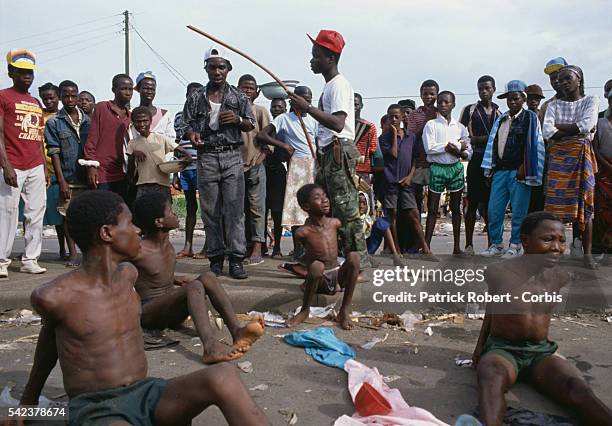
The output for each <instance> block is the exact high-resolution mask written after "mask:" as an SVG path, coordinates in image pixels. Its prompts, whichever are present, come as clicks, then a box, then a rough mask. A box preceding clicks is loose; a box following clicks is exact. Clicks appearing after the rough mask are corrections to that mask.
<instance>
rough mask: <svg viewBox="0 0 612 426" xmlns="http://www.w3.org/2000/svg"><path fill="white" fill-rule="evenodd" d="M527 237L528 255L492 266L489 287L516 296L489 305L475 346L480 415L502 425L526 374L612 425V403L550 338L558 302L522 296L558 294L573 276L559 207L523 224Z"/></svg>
mask: <svg viewBox="0 0 612 426" xmlns="http://www.w3.org/2000/svg"><path fill="white" fill-rule="evenodd" d="M521 239H522V244H523V249H524V250H525V254H526V256H521V257H516V258H513V259H511V260H508V261H506V262H503V263H500V264H496V265H493V266H489V268H488V269H487V272H486V280H487V285H488V288H489V293H490V294H500V295H504V294H506V293H509V294H510V296H511V297H510V302H509V303H498V304H488V305H487V311H486V315H485V319H484V323H483V325H482V329H481V331H480V337H479V339H478V344H477V345H476V349H475V350H474V358H473V359H474V362H475V363H477V370H478V404H479V409H480V418H481V419H482V421H483V422H484V424H486V425H487V426H498V425H502V422H503V418H504V414H505V412H506V401H505V398H504V394H505V393H506V392H507V391H508V389H509V388H510V387H511V386H512V385H513V384H514V383H515V382H516V381H517V378H522V379H526V380H527V381H528V382H529V383H531V384H532V385H533V386H534V387H535V388H536V389H538V390H539V391H540V392H542V393H544V394H546V395H548V396H550V397H551V398H553V399H554V400H555V401H557V402H559V403H560V404H563V405H565V406H568V407H570V408H571V409H573V410H574V411H575V412H576V413H577V414H578V416H579V418H580V420H581V421H583V422H585V424H589V425H597V426H599V425H612V412H611V411H610V409H609V408H608V407H606V406H605V405H604V404H603V403H602V402H601V401H600V400H599V399H598V398H597V397H596V396H595V394H594V393H593V391H592V390H591V389H590V388H589V386H588V384H587V383H586V381H585V380H584V379H583V378H582V376H581V374H580V372H579V371H578V370H577V369H576V368H575V367H574V366H572V365H571V364H570V363H569V362H568V361H567V360H565V359H564V358H562V357H561V356H559V355H557V354H556V351H557V347H558V346H557V344H556V343H555V342H553V341H551V340H549V336H548V331H549V328H550V318H551V313H552V311H553V309H554V307H555V304H556V303H555V302H546V303H545V302H540V303H535V302H533V303H526V302H522V297H523V294H525V293H526V292H529V293H530V294H531V295H540V296H541V295H545V294H548V295H552V294H553V293H555V292H557V294H558V292H559V290H560V289H561V288H562V287H563V286H565V285H566V284H567V283H568V282H569V278H570V276H569V274H568V273H565V272H562V271H560V270H559V268H558V267H556V265H557V264H558V262H559V260H560V259H561V256H562V255H563V252H564V251H565V244H566V242H565V231H564V228H563V224H562V223H561V221H560V220H559V219H558V218H557V217H556V216H555V215H553V214H551V213H547V212H535V213H531V214H529V215H527V216H526V217H525V219H524V220H523V223H522V225H521ZM515 297H517V300H515V299H514V298H515Z"/></svg>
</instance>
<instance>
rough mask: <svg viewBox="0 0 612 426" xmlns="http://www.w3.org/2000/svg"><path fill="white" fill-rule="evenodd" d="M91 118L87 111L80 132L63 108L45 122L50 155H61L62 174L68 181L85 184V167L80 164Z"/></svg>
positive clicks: (82, 119) (46, 140)
mask: <svg viewBox="0 0 612 426" xmlns="http://www.w3.org/2000/svg"><path fill="white" fill-rule="evenodd" d="M90 125H91V119H90V118H89V116H88V115H87V114H85V113H83V117H82V118H81V126H80V128H79V134H77V131H76V130H75V128H74V127H72V125H71V124H70V121H69V117H68V113H67V112H66V110H65V109H64V108H62V109H61V110H60V111H59V112H58V113H57V114H56V115H54V116H53V117H51V118H50V119H49V120H48V121H47V123H46V124H45V142H46V144H47V154H48V155H49V157H51V156H53V155H56V154H57V155H59V157H60V164H61V166H62V174H63V175H64V179H66V181H67V182H68V183H72V184H84V183H85V182H86V181H85V177H86V174H85V168H84V167H83V166H81V165H79V163H78V161H79V159H81V158H83V147H84V146H85V141H87V135H88V134H89V127H90Z"/></svg>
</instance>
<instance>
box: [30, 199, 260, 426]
mask: <svg viewBox="0 0 612 426" xmlns="http://www.w3.org/2000/svg"><path fill="white" fill-rule="evenodd" d="M66 220H67V222H68V229H69V232H70V235H71V237H72V238H73V239H74V241H75V242H76V244H77V245H78V246H79V248H80V249H81V251H82V252H83V263H82V264H81V267H80V268H79V269H76V270H74V271H71V272H68V273H66V274H64V275H61V276H59V277H57V278H56V279H54V280H53V281H51V282H50V283H48V284H44V285H42V286H40V287H38V288H37V289H35V290H34V291H33V292H32V297H31V302H32V305H33V306H34V309H35V310H36V312H38V313H39V314H40V316H41V317H42V328H41V330H40V335H39V337H38V343H37V346H36V352H35V354H34V364H33V366H32V371H31V372H30V377H29V380H28V383H27V385H26V387H25V390H24V392H23V395H22V397H21V404H22V405H36V404H37V402H38V398H39V396H40V393H41V390H42V388H43V386H44V384H45V381H46V380H47V377H48V376H49V374H50V373H51V370H53V367H54V366H55V364H56V363H57V360H58V359H59V361H60V366H61V369H62V374H63V381H64V387H65V389H66V393H67V394H68V397H69V398H70V402H69V406H68V408H69V412H70V413H69V424H70V425H87V424H133V425H152V424H156V425H179V424H183V425H184V424H190V422H191V419H193V418H194V417H195V416H197V415H198V414H199V413H200V412H202V411H203V410H204V409H206V408H207V407H208V406H210V405H217V406H218V407H219V408H220V409H221V411H222V412H223V415H224V416H225V419H226V420H227V422H228V423H229V424H231V425H247V424H248V425H268V424H269V422H268V420H267V419H266V417H265V415H264V414H263V412H262V411H261V410H260V409H259V407H258V406H257V405H256V404H255V402H254V401H253V400H252V399H251V397H250V396H249V394H248V392H247V390H246V388H245V386H244V385H243V384H242V382H241V381H240V378H239V377H238V373H237V369H236V368H235V367H234V366H232V365H230V364H221V365H217V366H213V367H209V368H206V369H202V370H199V371H195V372H193V373H189V374H186V375H184V376H180V377H177V378H174V379H171V380H164V379H157V378H149V377H147V358H146V356H145V352H144V350H143V341H142V332H141V328H140V309H141V308H140V300H139V297H138V295H137V294H136V292H135V291H134V283H135V282H136V277H137V275H138V272H137V270H136V268H135V267H134V266H133V265H131V264H129V263H122V262H124V261H125V260H128V259H131V258H133V257H135V256H136V255H138V252H139V250H140V235H139V234H140V230H139V229H138V228H137V227H136V226H135V225H134V224H133V223H132V215H131V213H130V210H129V209H128V207H127V206H126V205H125V204H124V202H123V200H122V199H121V197H119V196H118V195H116V194H114V193H112V192H107V191H87V192H84V193H83V194H81V195H79V196H77V197H76V198H75V199H74V200H72V202H71V203H70V207H69V208H68V212H67V216H66Z"/></svg>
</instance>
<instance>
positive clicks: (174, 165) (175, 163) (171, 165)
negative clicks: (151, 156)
mask: <svg viewBox="0 0 612 426" xmlns="http://www.w3.org/2000/svg"><path fill="white" fill-rule="evenodd" d="M185 167H187V164H186V163H185V162H184V161H180V160H172V161H165V162H163V163H160V164H158V165H157V168H158V169H159V171H161V172H162V173H166V174H168V175H169V174H172V173H178V172H182V171H183V170H184V169H185Z"/></svg>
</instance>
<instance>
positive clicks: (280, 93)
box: [259, 80, 299, 101]
mask: <svg viewBox="0 0 612 426" xmlns="http://www.w3.org/2000/svg"><path fill="white" fill-rule="evenodd" d="M283 83H284V84H285V86H287V87H289V88H291V89H295V88H296V87H297V85H298V83H299V81H297V80H283ZM259 88H260V89H261V93H263V95H264V96H265V98H266V99H268V100H270V101H271V100H272V99H278V98H280V99H287V93H286V92H285V89H283V88H282V86H281V85H280V84H278V83H277V82H276V81H272V82H270V83H266V84H262V85H260V86H259Z"/></svg>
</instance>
